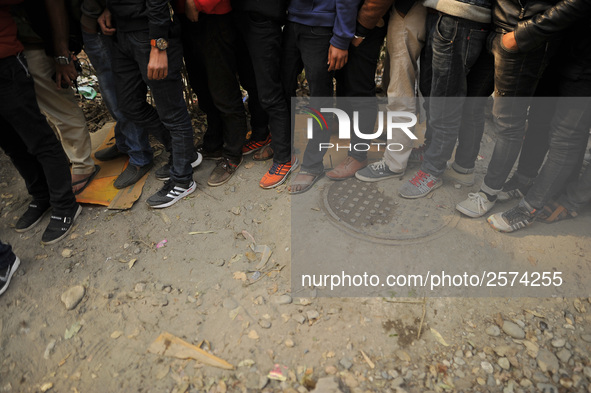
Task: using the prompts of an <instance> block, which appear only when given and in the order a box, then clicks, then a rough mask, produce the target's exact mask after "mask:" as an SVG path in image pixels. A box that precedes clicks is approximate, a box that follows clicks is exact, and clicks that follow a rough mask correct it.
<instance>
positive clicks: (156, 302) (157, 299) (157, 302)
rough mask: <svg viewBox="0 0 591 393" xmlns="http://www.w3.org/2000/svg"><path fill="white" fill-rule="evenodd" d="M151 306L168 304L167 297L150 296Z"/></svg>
mask: <svg viewBox="0 0 591 393" xmlns="http://www.w3.org/2000/svg"><path fill="white" fill-rule="evenodd" d="M152 306H160V307H164V306H168V298H167V297H166V295H160V296H154V297H153V298H152Z"/></svg>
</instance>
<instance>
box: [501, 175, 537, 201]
mask: <svg viewBox="0 0 591 393" xmlns="http://www.w3.org/2000/svg"><path fill="white" fill-rule="evenodd" d="M520 178H522V179H523V180H522V179H520ZM524 181H525V182H524ZM533 184H534V182H533V180H532V179H530V178H525V176H520V175H518V174H517V173H515V174H514V175H513V176H512V177H511V179H509V180H508V181H507V182H506V183H505V184H504V185H503V189H502V190H501V192H500V193H499V195H497V198H498V199H499V201H503V202H504V201H509V200H511V199H521V198H523V197H525V194H527V192H528V191H529V189H530V188H531V186H532V185H533Z"/></svg>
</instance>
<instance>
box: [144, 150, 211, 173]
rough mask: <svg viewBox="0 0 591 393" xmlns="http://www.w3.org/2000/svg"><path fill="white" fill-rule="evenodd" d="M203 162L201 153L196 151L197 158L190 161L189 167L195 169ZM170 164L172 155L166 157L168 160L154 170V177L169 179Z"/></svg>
mask: <svg viewBox="0 0 591 393" xmlns="http://www.w3.org/2000/svg"><path fill="white" fill-rule="evenodd" d="M202 162H203V155H202V154H201V153H199V152H197V158H196V159H194V160H193V161H192V162H191V168H193V169H195V168H197V167H198V166H199V164H201V163H202ZM171 166H172V155H171V156H170V157H169V158H168V162H167V163H166V164H164V165H162V166H161V167H160V169H158V170H156V179H158V180H168V179H170V167H171Z"/></svg>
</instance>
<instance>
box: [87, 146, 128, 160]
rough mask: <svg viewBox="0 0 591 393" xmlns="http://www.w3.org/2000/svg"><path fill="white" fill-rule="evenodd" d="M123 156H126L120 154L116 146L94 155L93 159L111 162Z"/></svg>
mask: <svg viewBox="0 0 591 393" xmlns="http://www.w3.org/2000/svg"><path fill="white" fill-rule="evenodd" d="M125 156H127V154H125V153H123V152H120V151H119V149H117V145H113V146H109V147H107V148H104V149H101V150H98V151H97V152H96V153H94V158H96V159H97V160H99V161H111V160H114V159H116V158H119V157H125Z"/></svg>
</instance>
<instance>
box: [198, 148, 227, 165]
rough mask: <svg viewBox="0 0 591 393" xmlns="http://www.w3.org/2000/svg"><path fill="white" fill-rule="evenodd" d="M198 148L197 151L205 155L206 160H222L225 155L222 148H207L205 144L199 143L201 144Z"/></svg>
mask: <svg viewBox="0 0 591 393" xmlns="http://www.w3.org/2000/svg"><path fill="white" fill-rule="evenodd" d="M196 150H197V153H200V154H201V155H202V156H203V159H204V160H211V161H217V160H221V159H222V157H223V155H222V149H218V150H205V149H204V148H203V145H199V146H197V148H196Z"/></svg>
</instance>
